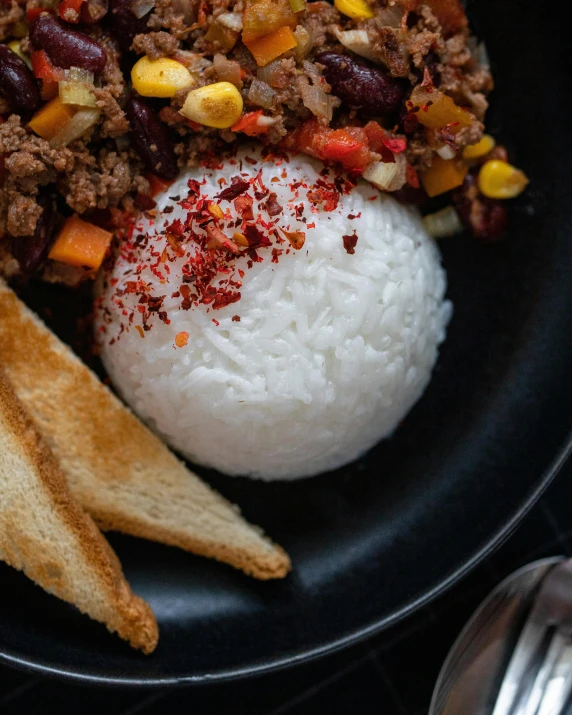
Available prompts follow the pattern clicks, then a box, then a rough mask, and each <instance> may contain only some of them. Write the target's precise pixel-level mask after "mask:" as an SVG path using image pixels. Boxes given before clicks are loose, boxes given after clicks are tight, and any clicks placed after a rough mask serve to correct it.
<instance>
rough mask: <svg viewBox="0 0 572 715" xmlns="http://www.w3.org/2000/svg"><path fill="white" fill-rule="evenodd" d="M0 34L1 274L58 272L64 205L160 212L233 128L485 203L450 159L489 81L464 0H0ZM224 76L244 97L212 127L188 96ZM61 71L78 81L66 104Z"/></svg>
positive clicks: (398, 190)
mask: <svg viewBox="0 0 572 715" xmlns="http://www.w3.org/2000/svg"><path fill="white" fill-rule="evenodd" d="M0 42H1V43H3V44H2V45H0V237H1V238H0V248H1V250H0V253H1V255H3V256H4V259H3V260H2V261H0V270H2V266H4V271H5V272H8V271H9V272H14V265H15V264H14V260H13V259H12V258H10V256H13V257H15V258H16V259H17V261H18V262H19V264H20V267H21V268H22V269H23V270H24V272H28V273H32V272H35V271H39V272H43V273H44V275H45V276H46V277H49V278H50V279H54V275H55V276H56V278H55V279H57V276H58V270H57V266H56V267H55V269H54V265H53V262H49V261H48V262H46V258H47V256H48V253H49V248H50V244H51V243H52V242H53V241H54V238H55V235H56V234H57V231H58V225H59V223H58V221H59V222H60V223H61V220H62V217H65V216H71V215H72V214H74V213H75V214H79V215H80V216H81V217H82V219H84V220H85V221H87V222H91V223H93V224H95V225H97V226H102V227H104V228H106V229H108V230H113V229H114V228H115V227H117V226H118V225H122V224H124V222H125V221H126V220H127V219H126V217H127V216H129V215H132V214H134V212H136V211H139V210H152V208H153V205H154V201H153V198H152V196H153V194H154V193H155V192H156V191H158V190H160V189H161V188H164V187H165V186H166V185H168V182H169V181H171V180H173V179H174V178H175V175H176V173H177V171H178V170H179V169H182V168H183V167H185V166H191V165H194V164H197V163H198V162H200V161H204V160H206V159H207V160H208V158H209V157H216V156H217V154H220V152H221V150H222V149H224V148H225V147H228V145H229V143H232V142H235V141H236V140H238V139H240V138H241V137H242V138H244V137H255V138H256V140H258V141H261V142H263V144H265V145H266V146H267V148H268V150H269V151H274V152H278V151H304V152H307V153H309V154H312V155H314V156H317V157H319V158H321V159H323V160H324V161H328V162H333V163H335V164H338V165H339V167H340V170H345V171H348V172H350V174H353V175H360V174H363V175H364V176H365V178H367V179H369V180H370V181H371V182H372V183H373V184H375V185H376V186H378V188H380V189H381V190H386V191H393V192H395V194H396V196H397V197H398V198H401V199H403V200H408V201H410V200H413V201H419V200H420V199H422V198H424V197H425V196H426V194H429V195H430V196H432V195H436V194H438V193H443V192H444V191H447V190H448V189H451V188H456V192H457V194H459V192H460V194H461V198H460V200H459V201H460V205H462V206H463V207H464V208H465V210H464V211H460V214H461V218H462V219H465V218H466V217H467V216H469V217H470V216H473V215H474V213H475V209H474V205H473V204H474V202H475V201H480V202H481V204H482V206H483V207H484V208H483V211H484V212H485V214H486V212H487V211H488V210H489V208H487V207H488V206H489V204H488V203H487V202H489V203H490V202H491V201H493V200H492V199H490V198H485V197H482V196H480V195H479V192H478V190H475V188H474V186H475V182H474V181H472V184H471V186H470V187H469V188H470V189H471V191H472V194H471V196H470V197H469V198H467V193H466V192H465V193H463V191H464V189H463V187H464V182H465V177H466V176H468V177H471V176H472V177H473V178H474V162H473V164H472V165H471V164H470V163H469V164H467V165H466V166H464V168H463V167H459V165H458V162H459V161H461V159H462V156H463V148H464V147H467V146H473V145H477V144H478V142H479V141H480V140H481V138H482V136H483V129H484V126H483V120H484V115H485V111H486V109H487V100H486V95H487V93H488V92H489V91H490V90H491V88H492V79H491V75H490V72H489V69H488V66H487V63H486V53H485V52H484V48H483V47H482V46H481V45H479V44H478V43H477V41H476V40H475V39H474V38H473V37H471V36H470V34H469V29H468V23H467V19H466V16H465V13H464V11H463V9H462V6H461V5H460V2H459V0H373V1H370V0H336V2H335V3H334V4H330V3H328V2H324V1H322V0H318V1H317V2H305V0H236V1H233V0H109V1H108V0H62V2H59V3H58V2H57V0H27V2H22V1H20V0H8V1H6V0H2V1H0ZM142 57H146V58H148V59H149V60H150V61H151V65H150V66H151V67H153V64H152V63H153V62H156V61H159V62H160V61H163V62H164V58H168V59H169V60H170V61H172V62H173V61H174V62H175V63H178V64H177V65H176V66H182V67H184V68H186V69H187V70H188V73H189V75H190V77H191V82H192V84H191V85H190V86H184V87H181V88H178V87H177V86H175V85H176V83H175V85H174V86H172V87H171V86H170V85H169V86H167V85H168V84H169V82H168V81H167V80H165V79H164V76H161V77H159V78H158V79H157V77H156V76H155V78H154V79H153V78H151V79H150V80H149V82H147V84H140V85H138V84H137V81H136V79H135V76H133V77H134V78H133V82H132V76H131V71H132V68H133V67H134V65H135V64H136V63H137V62H138V60H140V58H142ZM138 66H140V65H138ZM155 66H158V65H155ZM170 66H171V65H170ZM75 67H77V68H79V70H80V74H79V75H78V73H77V72H76V73H75V74H74V70H73V69H72V68H75ZM23 68H25V69H23ZM28 68H29V69H28ZM145 71H147V70H145ZM81 72H83V74H81ZM142 72H143V70H142ZM143 73H144V74H145V72H143ZM175 74H177V73H175ZM179 74H180V73H179ZM185 76H186V75H185ZM165 82H167V85H165ZM220 83H230V84H231V85H232V86H233V87H235V88H236V89H237V90H238V92H239V93H240V98H241V100H242V109H240V108H239V117H238V119H235V120H234V121H232V123H230V124H228V123H227V124H225V125H224V126H221V122H220V121H219V123H218V126H209V120H208V118H203V117H202V115H201V116H198V115H194V114H189V111H188V110H186V107H187V104H186V100H187V98H188V96H189V93H190V92H191V93H192V92H195V91H196V90H202V88H204V87H205V86H207V85H212V86H213V89H217V88H218V87H220ZM70 84H71V85H72V91H76V90H77V89H78V88H79V89H83V90H84V93H83V94H81V92H79V94H75V95H73V97H72V100H73V101H71V102H70V101H69V98H68V100H65V94H64V92H65V90H66V87H67V89H69V85H70ZM225 86H226V85H225ZM137 88H138V89H139V91H140V92H141V93H142V94H145V96H143V97H141V96H140V95H139V94H138V93H137V91H136V89H137ZM86 89H87V90H88V95H87V101H86V100H85V90H86ZM215 99H216V97H215ZM66 102H67V103H66ZM74 102H75V103H74ZM62 105H63V106H62ZM215 123H216V122H215ZM491 149H492V147H491ZM498 149H499V148H498V147H497V150H498ZM455 162H457V164H455V166H454V167H453V166H452V163H455ZM478 162H480V163H481V164H482V160H481V159H478ZM442 164H443V165H445V164H446V166H447V170H441V169H440V167H441V165H442ZM447 172H448V173H447ZM451 172H453V174H451ZM455 172H456V174H455ZM467 172H468V174H467ZM451 176H452V177H453V178H451ZM447 177H448V178H447ZM467 201H468V202H469V203H468V204H467ZM467 206H468V208H467ZM481 208H482V207H481ZM48 213H50V216H49V217H48V215H47V214H48ZM481 214H482V212H481ZM42 217H43V219H42ZM481 219H482V215H481ZM469 224H470V221H469ZM481 228H482V226H481ZM485 233H486V231H485ZM50 264H51V265H50ZM80 273H81V272H76V273H73V271H72V274H73V276H72V278H73V279H77V277H78V276H79V275H80ZM61 275H62V276H64V275H65V276H66V280H67V279H68V278H69V275H70V270H69V267H67V268H66V270H65V271H64V270H62V271H61ZM62 279H63V278H62Z"/></svg>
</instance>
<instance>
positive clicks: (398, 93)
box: [316, 52, 407, 115]
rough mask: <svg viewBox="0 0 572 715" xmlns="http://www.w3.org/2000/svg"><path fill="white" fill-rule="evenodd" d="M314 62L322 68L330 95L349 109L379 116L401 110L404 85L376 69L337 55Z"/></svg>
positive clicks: (322, 54) (332, 53)
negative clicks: (338, 99) (329, 86)
mask: <svg viewBox="0 0 572 715" xmlns="http://www.w3.org/2000/svg"><path fill="white" fill-rule="evenodd" d="M316 62H319V63H320V64H322V65H324V77H325V78H326V81H327V82H328V84H330V85H331V87H332V92H333V94H335V95H336V97H339V98H340V99H341V100H342V102H344V103H345V104H347V106H348V107H350V108H351V109H361V110H362V111H363V112H366V113H367V114H373V115H379V114H388V113H390V112H394V111H396V110H398V109H399V107H400V106H401V103H402V101H403V99H404V96H405V88H406V86H407V83H405V82H404V81H403V80H400V79H396V78H395V77H391V76H390V75H389V73H388V72H386V71H385V70H383V69H381V68H380V67H370V66H369V65H366V64H365V63H363V62H358V61H357V60H354V59H353V58H352V57H348V56H347V55H340V54H338V53H337V52H322V53H321V54H319V55H318V56H317V57H316Z"/></svg>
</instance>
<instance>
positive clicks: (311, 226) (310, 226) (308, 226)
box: [306, 221, 316, 228]
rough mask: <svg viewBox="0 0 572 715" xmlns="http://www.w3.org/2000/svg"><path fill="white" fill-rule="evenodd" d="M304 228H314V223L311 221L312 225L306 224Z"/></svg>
mask: <svg viewBox="0 0 572 715" xmlns="http://www.w3.org/2000/svg"><path fill="white" fill-rule="evenodd" d="M306 228H316V222H315V221H312V223H308V224H306Z"/></svg>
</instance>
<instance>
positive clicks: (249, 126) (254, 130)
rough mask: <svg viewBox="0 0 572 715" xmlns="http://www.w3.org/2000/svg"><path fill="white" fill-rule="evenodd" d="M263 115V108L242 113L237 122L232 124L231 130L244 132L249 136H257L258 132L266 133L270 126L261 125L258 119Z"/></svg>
mask: <svg viewBox="0 0 572 715" xmlns="http://www.w3.org/2000/svg"><path fill="white" fill-rule="evenodd" d="M262 115H263V112H262V109H257V110H256V111H255V112H247V113H246V114H243V115H242V117H241V118H240V119H239V120H238V122H236V124H233V125H232V127H231V130H232V131H233V132H242V133H243V134H246V136H248V137H255V136H257V135H258V134H266V132H267V131H268V127H267V126H260V125H259V124H258V119H259V117H261V116H262Z"/></svg>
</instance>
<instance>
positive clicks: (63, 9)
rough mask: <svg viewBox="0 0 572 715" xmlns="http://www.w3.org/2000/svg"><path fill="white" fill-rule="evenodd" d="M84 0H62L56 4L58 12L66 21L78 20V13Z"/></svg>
mask: <svg viewBox="0 0 572 715" xmlns="http://www.w3.org/2000/svg"><path fill="white" fill-rule="evenodd" d="M83 3H84V0H62V1H61V3H60V4H59V5H58V14H59V16H60V17H61V18H62V20H65V21H66V22H74V23H76V22H79V13H80V10H81V6H82V5H83Z"/></svg>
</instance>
